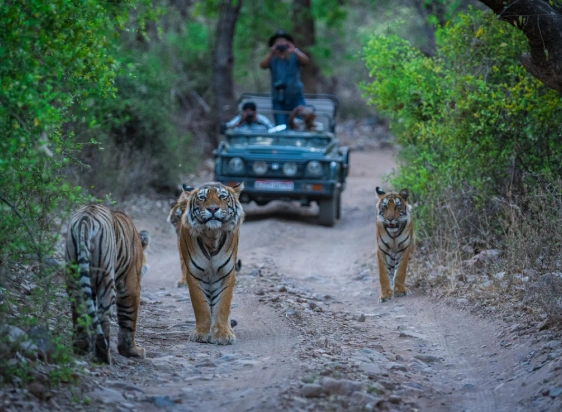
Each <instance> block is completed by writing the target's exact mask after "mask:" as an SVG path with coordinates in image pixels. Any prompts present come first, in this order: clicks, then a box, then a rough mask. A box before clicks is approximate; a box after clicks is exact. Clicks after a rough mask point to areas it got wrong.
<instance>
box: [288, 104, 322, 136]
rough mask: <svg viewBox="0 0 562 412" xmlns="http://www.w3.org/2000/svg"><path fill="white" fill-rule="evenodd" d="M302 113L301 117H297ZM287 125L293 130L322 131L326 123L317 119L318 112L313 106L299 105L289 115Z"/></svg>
mask: <svg viewBox="0 0 562 412" xmlns="http://www.w3.org/2000/svg"><path fill="white" fill-rule="evenodd" d="M299 115H300V117H301V118H300V119H299V118H298V117H297V116H299ZM287 125H288V126H289V129H291V130H298V131H301V132H302V131H308V132H322V131H324V125H323V124H322V123H321V122H317V121H316V114H315V113H314V107H313V106H297V107H295V108H294V109H293V111H292V112H291V114H290V115H289V120H288V121H287Z"/></svg>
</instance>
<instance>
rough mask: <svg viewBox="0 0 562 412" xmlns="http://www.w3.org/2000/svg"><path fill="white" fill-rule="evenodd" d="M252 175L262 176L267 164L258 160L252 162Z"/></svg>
mask: <svg viewBox="0 0 562 412" xmlns="http://www.w3.org/2000/svg"><path fill="white" fill-rule="evenodd" d="M252 169H253V170H254V173H255V174H257V175H264V174H265V173H266V172H267V163H266V162H264V161H263V160H258V161H257V162H254V166H252Z"/></svg>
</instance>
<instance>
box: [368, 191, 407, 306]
mask: <svg viewBox="0 0 562 412" xmlns="http://www.w3.org/2000/svg"><path fill="white" fill-rule="evenodd" d="M376 192H377V195H378V197H379V201H378V203H377V210H378V214H377V222H376V234H377V245H378V250H377V261H378V267H379V281H380V285H381V293H380V299H379V302H381V303H382V302H386V301H388V300H390V299H392V296H393V295H394V296H395V297H399V296H405V295H407V294H408V288H407V287H406V284H405V281H406V269H407V267H408V259H409V257H410V253H411V251H412V249H413V247H414V230H413V224H412V216H411V213H410V209H411V206H410V205H409V204H408V195H409V192H408V189H402V190H401V191H400V193H396V192H391V193H385V192H384V191H383V190H382V189H381V188H380V187H378V186H377V188H376Z"/></svg>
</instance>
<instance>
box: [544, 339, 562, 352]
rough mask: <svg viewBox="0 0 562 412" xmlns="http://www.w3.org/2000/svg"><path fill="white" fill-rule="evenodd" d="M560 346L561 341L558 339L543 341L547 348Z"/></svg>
mask: <svg viewBox="0 0 562 412" xmlns="http://www.w3.org/2000/svg"><path fill="white" fill-rule="evenodd" d="M561 346H562V343H561V342H560V341H559V340H551V341H548V342H547V343H545V345H544V347H545V348H548V349H553V350H556V349H559V348H560V347H561Z"/></svg>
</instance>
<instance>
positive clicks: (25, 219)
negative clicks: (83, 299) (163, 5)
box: [0, 0, 144, 380]
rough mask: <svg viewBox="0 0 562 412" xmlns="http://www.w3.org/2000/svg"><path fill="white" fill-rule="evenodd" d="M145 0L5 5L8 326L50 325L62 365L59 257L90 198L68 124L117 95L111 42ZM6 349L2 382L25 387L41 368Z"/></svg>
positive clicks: (1, 127) (0, 251)
mask: <svg viewBox="0 0 562 412" xmlns="http://www.w3.org/2000/svg"><path fill="white" fill-rule="evenodd" d="M142 1H144V0H142ZM136 3H138V2H137V1H133V0H131V1H128V0H123V1H118V2H109V3H108V2H105V1H99V0H84V1H77V0H74V1H72V0H71V1H67V0H52V1H48V2H46V1H39V0H30V1H16V2H7V3H6V4H3V5H2V7H0V26H1V27H2V30H0V60H1V61H2V64H1V65H0V135H1V136H2V138H1V139H0V211H1V213H2V219H0V325H2V326H5V325H18V326H19V327H21V328H22V329H27V328H29V327H32V326H36V325H40V326H42V327H44V328H46V329H45V330H46V331H47V332H45V333H46V334H47V335H49V336H47V337H46V338H47V339H49V340H50V341H51V342H52V343H53V345H54V346H55V348H56V350H55V353H54V354H53V357H52V359H53V360H55V361H56V360H59V361H61V362H63V363H64V362H67V361H68V359H69V358H68V356H66V355H65V351H67V348H66V346H65V342H66V337H67V335H66V333H67V331H68V328H65V327H62V326H61V327H59V326H60V325H62V324H64V322H65V321H68V318H63V319H61V317H60V315H59V313H58V312H57V313H55V312H53V311H52V309H53V307H54V306H55V305H57V306H58V310H59V311H60V310H64V307H65V306H64V305H65V303H64V302H66V301H67V299H66V297H65V296H64V294H63V296H62V297H61V296H60V294H55V292H61V291H62V289H61V288H62V284H61V282H60V277H59V276H57V275H58V273H59V267H58V266H57V265H53V264H52V260H51V261H50V259H51V256H52V255H53V254H55V253H56V250H55V249H56V245H57V236H58V233H59V232H60V227H61V224H62V223H63V222H64V221H66V219H67V216H68V212H69V210H71V209H72V208H74V207H75V206H76V205H77V204H78V203H80V202H85V201H86V196H85V195H84V194H83V193H82V191H81V189H80V188H78V187H74V186H73V185H72V184H69V183H68V176H67V175H66V170H67V169H68V167H69V166H70V165H71V164H73V163H74V159H75V156H76V153H77V151H78V150H79V149H80V145H78V144H77V143H76V138H75V136H74V132H73V130H72V128H69V127H67V126H66V125H68V124H69V122H71V121H72V120H74V121H77V120H78V119H73V118H72V117H73V112H72V108H73V107H76V106H77V105H80V104H82V103H84V102H86V101H87V99H88V98H91V97H100V96H111V95H112V94H113V93H114V92H115V88H114V86H113V82H114V79H115V76H116V72H117V70H118V68H119V67H118V63H117V60H116V58H115V57H114V56H113V55H112V54H111V50H112V48H111V47H110V46H111V45H110V42H109V40H108V39H111V38H113V37H114V36H115V35H116V34H117V30H118V29H120V28H123V27H124V24H125V22H126V21H127V19H128V10H129V8H130V7H131V6H134V5H135V4H136ZM59 253H60V251H59ZM58 257H60V255H59V256H58ZM49 261H50V262H51V264H49ZM63 326H64V325H63ZM53 331H54V332H53ZM53 334H54V335H56V336H52V335H53ZM6 337H7V336H6V334H5V333H4V332H3V336H2V338H3V339H4V338H6ZM4 344H5V342H0V349H2V351H0V353H1V355H2V356H1V359H0V372H1V373H0V380H2V378H8V379H9V378H14V380H22V379H23V380H25V378H26V377H28V375H27V372H28V371H29V370H30V367H29V365H32V364H33V361H32V360H27V361H26V360H25V359H23V358H22V357H21V356H20V357H19V358H18V357H16V358H11V357H10V356H8V355H6V353H5V352H4V350H6V345H4ZM8 349H9V348H8ZM8 352H9V350H8ZM59 372H60V371H59ZM59 372H57V376H59V377H60V376H63V375H64V373H62V372H61V373H59ZM16 378H17V379H16Z"/></svg>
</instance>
